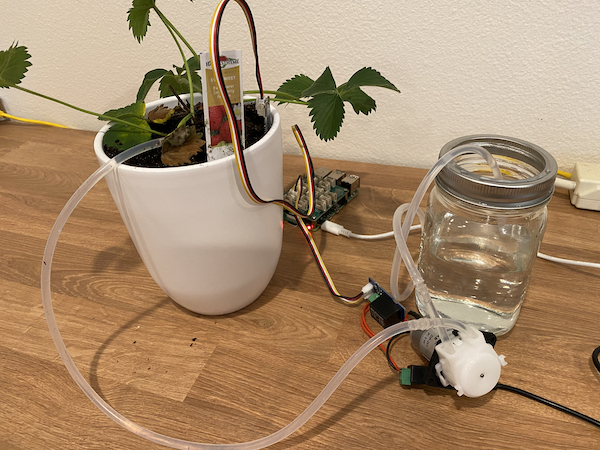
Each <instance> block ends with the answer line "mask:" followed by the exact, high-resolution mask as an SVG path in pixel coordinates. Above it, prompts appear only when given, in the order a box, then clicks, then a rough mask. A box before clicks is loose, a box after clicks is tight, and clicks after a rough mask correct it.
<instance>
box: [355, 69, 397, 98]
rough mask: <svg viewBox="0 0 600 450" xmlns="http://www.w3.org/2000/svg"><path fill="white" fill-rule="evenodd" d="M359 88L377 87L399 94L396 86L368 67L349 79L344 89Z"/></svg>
mask: <svg viewBox="0 0 600 450" xmlns="http://www.w3.org/2000/svg"><path fill="white" fill-rule="evenodd" d="M359 86H379V87H382V88H386V89H391V90H392V91H396V92H400V91H399V90H398V89H397V88H396V86H394V85H393V84H392V83H390V82H389V81H388V80H387V79H385V78H384V77H383V76H382V75H381V74H380V73H379V72H377V71H376V70H375V69H372V68H370V67H363V68H362V69H360V70H358V71H357V72H356V73H355V74H354V75H352V76H351V77H350V79H349V80H348V83H346V89H352V88H354V87H359Z"/></svg>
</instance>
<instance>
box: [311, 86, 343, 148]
mask: <svg viewBox="0 0 600 450" xmlns="http://www.w3.org/2000/svg"><path fill="white" fill-rule="evenodd" d="M308 107H309V108H310V115H311V116H312V119H311V120H312V121H313V122H314V126H313V128H314V129H315V132H316V133H317V136H319V137H320V138H321V139H323V140H324V141H328V140H329V139H333V138H335V137H336V136H337V133H338V131H339V130H340V128H341V126H342V122H343V120H344V102H343V101H342V99H341V97H340V96H339V95H338V94H337V93H335V94H329V93H324V94H317V95H315V96H314V97H313V98H311V99H310V100H309V101H308Z"/></svg>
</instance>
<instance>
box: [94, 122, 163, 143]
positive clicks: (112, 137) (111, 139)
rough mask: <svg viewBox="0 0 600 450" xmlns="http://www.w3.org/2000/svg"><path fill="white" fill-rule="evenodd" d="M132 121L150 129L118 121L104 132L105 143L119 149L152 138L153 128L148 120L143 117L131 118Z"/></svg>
mask: <svg viewBox="0 0 600 450" xmlns="http://www.w3.org/2000/svg"><path fill="white" fill-rule="evenodd" d="M129 121H130V122H131V123H134V124H135V125H139V126H141V127H143V128H147V129H148V131H142V130H140V129H138V128H133V127H130V126H128V125H125V124H123V123H116V124H115V125H113V126H112V127H110V130H108V131H107V132H106V133H105V134H104V139H103V141H102V142H103V144H104V145H107V146H109V147H116V148H117V149H118V150H119V151H124V150H127V149H128V148H131V147H133V146H134V145H138V144H141V143H143V142H147V141H149V140H150V139H152V130H151V129H150V125H148V122H146V120H143V119H129Z"/></svg>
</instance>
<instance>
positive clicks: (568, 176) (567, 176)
mask: <svg viewBox="0 0 600 450" xmlns="http://www.w3.org/2000/svg"><path fill="white" fill-rule="evenodd" d="M556 173H557V174H558V175H560V176H561V177H565V178H566V179H567V180H570V179H571V174H570V173H569V172H565V171H564V170H559V171H557V172H556Z"/></svg>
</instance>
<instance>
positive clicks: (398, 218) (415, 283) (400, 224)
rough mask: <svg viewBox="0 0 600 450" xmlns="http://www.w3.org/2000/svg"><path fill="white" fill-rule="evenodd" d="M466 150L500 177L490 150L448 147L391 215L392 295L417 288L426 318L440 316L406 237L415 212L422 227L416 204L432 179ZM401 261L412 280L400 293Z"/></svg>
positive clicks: (442, 331)
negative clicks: (394, 242) (408, 199)
mask: <svg viewBox="0 0 600 450" xmlns="http://www.w3.org/2000/svg"><path fill="white" fill-rule="evenodd" d="M465 153H477V154H479V155H481V157H482V158H483V159H485V160H486V161H487V163H488V164H489V166H490V168H491V169H492V174H493V175H494V177H495V178H497V179H502V173H501V172H500V167H498V163H497V162H496V160H495V159H494V157H493V156H492V154H491V153H490V152H488V151H487V150H485V149H484V148H482V147H479V146H476V145H461V146H459V147H456V148H454V149H452V150H450V151H449V152H448V153H446V154H445V155H444V156H442V157H441V158H440V159H438V161H437V162H436V163H435V164H434V165H433V167H432V168H431V169H429V172H427V174H426V175H425V177H423V180H421V184H420V185H419V187H418V188H417V190H416V192H415V195H414V196H413V199H412V201H411V202H410V204H406V203H405V204H403V205H400V206H399V207H398V209H396V212H395V213H394V218H393V222H392V225H393V229H394V237H395V238H396V251H395V252H394V260H393V263H392V272H391V275H390V287H391V290H392V296H393V297H394V300H396V302H401V301H403V300H405V299H406V298H407V297H408V296H409V295H410V293H411V292H412V290H413V288H414V289H416V290H417V291H418V292H419V298H422V299H423V303H424V306H425V308H426V310H427V314H428V315H429V317H437V318H439V317H440V315H439V313H438V312H437V310H436V309H435V306H434V305H433V302H432V301H431V296H430V295H429V291H428V290H427V286H425V283H424V281H423V277H421V274H420V273H419V269H418V268H417V265H416V264H415V262H414V261H413V259H412V256H411V254H410V250H409V249H408V246H407V245H406V239H407V238H408V233H409V232H410V227H411V225H412V222H413V220H414V218H415V214H418V216H419V221H420V222H421V226H423V223H424V214H423V211H421V209H420V208H419V205H420V204H421V201H422V200H423V197H424V196H425V193H426V192H427V189H428V188H429V185H430V184H431V183H432V182H433V180H434V179H435V177H436V176H437V174H438V173H439V172H440V171H441V170H442V169H443V168H444V166H445V165H446V164H448V163H449V162H450V161H452V160H453V159H454V158H456V157H457V156H460V155H463V154H465ZM404 213H406V218H405V219H404V221H402V216H403V215H404ZM402 261H404V265H405V266H406V269H407V270H408V273H409V275H410V278H411V282H410V284H409V285H408V287H407V288H406V290H405V291H404V292H403V293H402V294H400V292H399V291H398V275H399V273H400V265H401V262H402ZM439 332H440V338H441V340H442V342H448V341H450V336H449V335H448V332H447V331H446V329H445V328H440V329H439ZM450 348H453V347H450Z"/></svg>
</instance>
